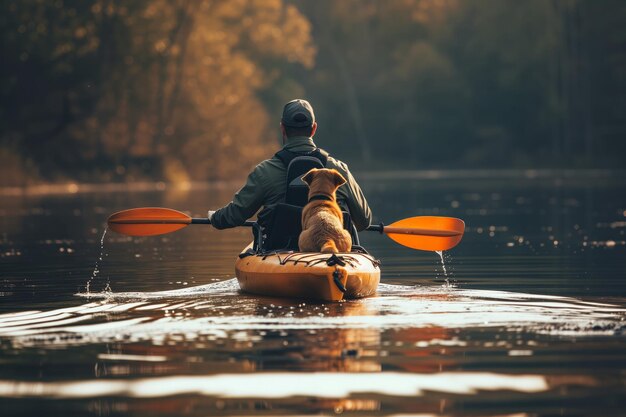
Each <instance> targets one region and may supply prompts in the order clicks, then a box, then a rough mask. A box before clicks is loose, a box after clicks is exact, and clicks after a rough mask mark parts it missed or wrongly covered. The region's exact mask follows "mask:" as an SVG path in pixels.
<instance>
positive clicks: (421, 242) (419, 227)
mask: <svg viewBox="0 0 626 417" xmlns="http://www.w3.org/2000/svg"><path fill="white" fill-rule="evenodd" d="M464 232H465V223H464V222H463V220H461V219H456V218H454V217H438V216H419V217H410V218H408V219H403V220H399V221H397V222H395V223H393V224H390V225H389V226H385V228H384V229H383V233H385V234H386V235H388V236H389V237H390V238H391V239H393V240H395V241H396V242H398V243H399V244H401V245H404V246H407V247H409V248H413V249H419V250H430V251H442V250H448V249H452V248H453V247H455V246H456V245H457V244H458V243H459V242H460V241H461V239H462V238H463V233H464Z"/></svg>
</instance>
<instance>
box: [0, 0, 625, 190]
mask: <svg viewBox="0 0 626 417" xmlns="http://www.w3.org/2000/svg"><path fill="white" fill-rule="evenodd" d="M624 23H626V4H625V3H623V2H622V1H621V0H604V1H602V2H597V1H593V0H553V1H545V0H527V1H524V2H518V1H515V0H482V1H463V0H386V1H378V0H342V1H332V0H316V1H294V0H206V1H202V2H198V1H193V0H171V1H167V0H154V1H149V2H147V1H143V0H124V1H122V0H95V1H91V2H85V1H81V0H52V1H46V0H19V1H18V0H6V1H4V2H1V3H0V34H1V35H2V39H3V44H2V65H0V91H1V92H2V100H3V103H2V104H3V105H2V106H0V164H1V165H2V171H3V172H4V173H5V175H3V176H2V177H3V180H2V182H3V183H5V184H6V183H16V182H20V181H27V180H32V179H36V180H39V181H42V180H44V181H46V180H47V181H53V180H57V179H62V178H74V179H78V180H105V181H106V180H108V181H113V180H115V181H119V180H125V179H128V180H132V179H141V178H152V179H159V180H160V179H163V180H169V181H179V182H180V181H189V180H206V179H215V178H227V177H232V176H234V175H237V176H241V175H242V174H245V173H246V172H247V170H248V169H249V168H250V167H251V165H253V164H254V163H256V162H258V161H259V160H261V159H263V158H265V157H267V156H269V155H270V154H271V152H272V150H273V149H274V148H275V147H276V145H277V141H276V138H277V136H278V129H277V125H278V118H279V114H280V109H281V106H282V104H283V103H284V102H285V101H287V100H289V99H291V98H294V97H306V98H309V99H310V100H311V101H312V103H313V105H314V106H315V108H316V114H317V117H318V121H319V123H320V128H319V130H318V132H319V133H318V137H317V138H318V142H319V143H320V144H321V145H322V146H326V147H327V148H328V149H329V150H330V151H331V152H333V153H334V154H336V155H338V156H340V157H341V158H343V159H346V160H348V161H350V162H351V164H352V165H356V166H359V164H360V165H361V166H362V167H367V168H389V167H393V168H399V167H402V168H405V169H414V168H424V167H428V168H432V167H437V168H447V167H465V168H483V167H510V166H517V167H539V166H601V167H604V166H610V165H619V164H620V163H621V161H622V160H623V157H624V154H625V153H626V146H625V145H624V143H626V142H625V141H624V136H625V135H626V128H625V127H624V126H626V116H625V114H624V111H623V108H624V102H625V101H626V88H625V87H626V86H625V83H626V75H625V74H626V58H625V56H626V55H625V54H624V52H623V51H624V50H626V48H624V42H625V39H626V25H625V24H624ZM8 172H10V173H12V174H11V175H7V174H6V173H8Z"/></svg>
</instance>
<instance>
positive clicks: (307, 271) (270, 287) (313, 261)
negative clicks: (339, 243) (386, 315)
mask: <svg viewBox="0 0 626 417" xmlns="http://www.w3.org/2000/svg"><path fill="white" fill-rule="evenodd" d="M235 275H236V276H237V281H238V282H239V287H240V288H241V290H242V291H243V292H247V293H251V294H257V295H266V296H273V297H289V298H294V299H309V300H318V301H341V300H346V299H356V298H364V297H369V296H371V295H374V294H375V293H376V289H377V287H378V283H379V282H380V261H378V260H376V259H374V258H373V257H372V256H371V255H370V254H369V253H367V252H366V251H364V250H363V251H358V252H357V251H355V252H348V253H337V254H328V253H318V252H294V251H272V252H266V253H254V252H253V250H252V245H250V246H248V247H247V248H245V249H244V251H243V252H241V254H240V255H239V259H237V261H236V263H235Z"/></svg>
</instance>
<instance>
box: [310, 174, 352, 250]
mask: <svg viewBox="0 0 626 417" xmlns="http://www.w3.org/2000/svg"><path fill="white" fill-rule="evenodd" d="M302 181H304V182H306V183H307V184H308V185H309V203H308V204H307V205H306V206H304V208H303V209H302V233H301V234H300V238H299V239H298V246H299V247H300V251H301V252H323V253H338V252H350V250H351V249H352V238H351V237H350V233H348V231H347V230H345V229H344V228H343V215H342V214H341V209H340V208H339V206H338V205H337V197H336V194H335V192H336V191H337V188H339V186H341V185H342V184H345V183H346V179H345V178H344V177H343V176H342V175H341V174H340V173H339V172H337V171H336V170H334V169H325V168H324V169H317V168H314V169H312V170H310V171H309V172H307V173H306V174H305V175H304V176H303V177H302Z"/></svg>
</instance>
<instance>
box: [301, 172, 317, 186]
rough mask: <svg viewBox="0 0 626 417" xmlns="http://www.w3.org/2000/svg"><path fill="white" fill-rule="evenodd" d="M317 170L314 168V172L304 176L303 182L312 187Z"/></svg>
mask: <svg viewBox="0 0 626 417" xmlns="http://www.w3.org/2000/svg"><path fill="white" fill-rule="evenodd" d="M317 170H318V169H317V168H313V169H312V170H310V171H309V172H307V173H306V174H304V175H303V176H302V181H304V182H306V183H307V184H308V185H311V183H312V182H313V177H314V176H315V172H316V171H317Z"/></svg>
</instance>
